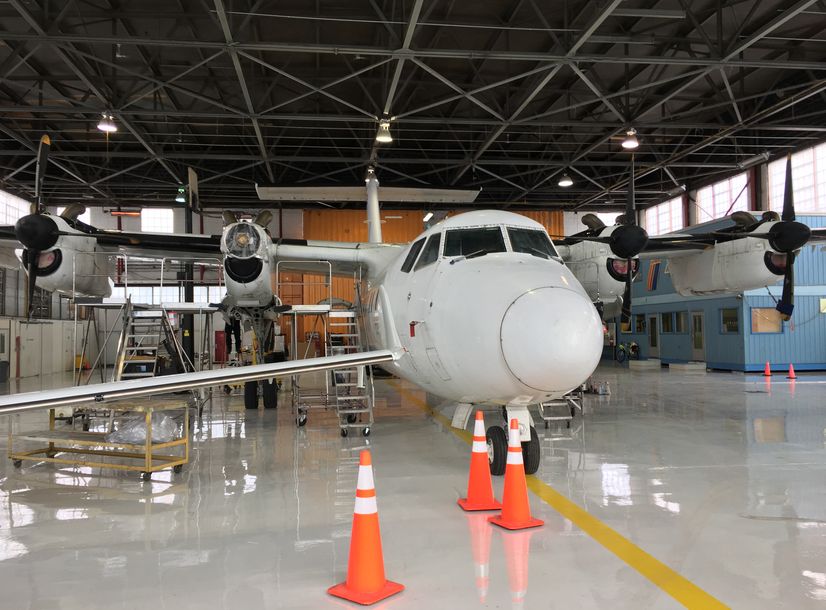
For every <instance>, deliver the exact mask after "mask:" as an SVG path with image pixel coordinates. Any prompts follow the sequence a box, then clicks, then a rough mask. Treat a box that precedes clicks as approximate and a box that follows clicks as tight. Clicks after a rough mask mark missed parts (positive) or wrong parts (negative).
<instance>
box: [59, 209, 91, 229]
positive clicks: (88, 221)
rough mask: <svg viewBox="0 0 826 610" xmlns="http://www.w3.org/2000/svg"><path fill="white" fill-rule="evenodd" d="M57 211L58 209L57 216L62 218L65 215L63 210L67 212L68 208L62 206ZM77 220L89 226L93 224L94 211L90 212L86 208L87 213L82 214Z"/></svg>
mask: <svg viewBox="0 0 826 610" xmlns="http://www.w3.org/2000/svg"><path fill="white" fill-rule="evenodd" d="M56 209H57V215H58V216H60V215H61V214H62V213H63V210H65V209H66V208H65V207H62V206H61V207H59V208H56ZM77 219H78V220H79V221H80V222H83V223H86V224H87V225H90V224H92V210H90V209H89V208H86V211H85V212H83V214H81V215H80V216H78V217H77Z"/></svg>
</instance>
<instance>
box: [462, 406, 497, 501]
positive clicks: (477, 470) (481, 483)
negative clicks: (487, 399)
mask: <svg viewBox="0 0 826 610" xmlns="http://www.w3.org/2000/svg"><path fill="white" fill-rule="evenodd" d="M459 506H461V507H462V509H464V510H499V509H501V508H502V504H501V503H500V502H497V501H496V498H494V497H493V483H492V482H491V480H490V466H489V464H488V445H487V442H486V441H485V415H484V413H482V412H481V411H476V421H475V422H474V424H473V450H472V452H471V454H470V474H469V475H468V480H467V498H460V499H459Z"/></svg>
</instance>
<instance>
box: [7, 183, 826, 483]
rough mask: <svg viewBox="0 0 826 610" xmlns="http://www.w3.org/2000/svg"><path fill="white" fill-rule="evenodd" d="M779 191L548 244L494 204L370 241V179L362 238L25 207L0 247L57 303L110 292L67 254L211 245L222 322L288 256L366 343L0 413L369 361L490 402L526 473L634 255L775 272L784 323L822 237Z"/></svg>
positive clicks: (627, 301)
mask: <svg viewBox="0 0 826 610" xmlns="http://www.w3.org/2000/svg"><path fill="white" fill-rule="evenodd" d="M786 181H787V185H786V198H785V201H784V208H783V213H782V215H781V217H780V218H775V217H774V216H772V215H771V213H766V214H764V216H763V218H762V219H761V220H760V221H757V220H756V219H754V218H753V217H751V216H750V215H738V216H736V217H732V219H733V220H734V222H735V225H734V226H733V227H731V228H729V229H726V230H723V231H714V232H710V233H690V234H689V233H681V234H674V235H665V236H658V237H650V238H649V236H648V235H647V233H646V232H645V231H644V229H642V228H641V227H639V226H637V225H636V223H635V222H634V219H635V216H636V214H635V210H634V203H633V192H632V193H631V195H630V196H629V200H628V205H627V207H626V213H625V214H624V216H623V222H621V223H620V224H618V225H616V226H614V227H604V226H598V225H597V224H596V223H594V222H593V219H590V218H589V219H586V220H587V221H588V222H589V223H590V225H589V228H588V230H587V231H585V232H583V233H581V234H578V235H575V236H571V237H569V238H565V239H564V240H562V241H561V242H559V243H560V246H559V249H558V248H557V247H556V246H555V245H554V243H553V241H552V240H551V238H550V236H549V235H548V232H547V230H546V229H545V228H544V227H543V226H542V225H541V224H539V223H537V222H534V221H532V220H530V219H527V218H526V217H524V216H521V215H519V214H514V213H511V212H505V211H496V210H480V211H474V212H468V213H463V214H457V215H456V216H453V217H450V218H448V219H446V220H444V221H442V222H439V223H437V224H435V225H434V226H432V227H429V228H428V229H427V230H425V231H424V232H423V233H422V234H421V235H420V236H419V237H418V238H416V239H415V240H414V241H413V242H411V243H410V244H404V245H400V244H385V243H382V241H381V231H380V219H379V205H378V181H377V180H376V178H375V175H374V174H373V173H372V172H371V173H369V174H368V177H367V188H366V193H367V200H368V201H367V203H368V205H367V213H368V227H369V234H370V241H369V242H367V243H346V242H325V241H305V240H276V241H273V240H272V238H271V237H270V235H269V233H268V232H267V231H266V229H265V227H264V226H262V221H263V219H264V218H265V216H262V215H259V216H258V217H257V219H258V222H255V221H254V220H253V221H245V220H244V221H238V220H237V219H236V218H226V219H225V221H228V222H227V223H226V224H225V226H224V229H223V233H222V235H221V236H203V235H174V236H170V235H168V234H165V235H158V234H147V233H125V232H119V231H109V230H101V229H96V228H94V227H91V226H89V225H86V224H84V223H82V222H80V221H79V220H77V215H78V214H79V212H77V210H67V212H69V213H67V212H64V214H63V215H62V216H54V215H51V214H48V213H45V212H44V211H43V208H42V206H41V205H40V204H39V203H38V204H37V207H36V208H35V209H34V210H33V212H34V213H33V214H31V215H29V216H25V217H24V218H21V219H20V221H18V223H17V225H16V226H15V227H14V228H11V227H0V239H3V240H6V241H11V240H16V241H18V242H19V243H21V244H22V245H23V246H24V247H25V250H24V252H23V261H24V263H25V266H26V269H27V272H28V275H29V292H30V293H31V291H32V290H33V286H34V284H35V282H38V283H39V285H40V286H41V287H44V288H47V289H50V290H58V291H61V292H66V293H68V292H71V293H73V294H79V293H84V294H92V295H98V296H100V295H105V294H108V291H109V290H110V287H109V285H108V282H107V285H106V287H105V288H104V287H103V286H102V285H97V284H95V285H91V284H90V285H85V284H83V282H78V281H77V279H76V278H77V277H78V272H77V270H78V266H79V258H78V256H79V254H81V253H82V254H83V255H85V259H86V260H93V261H94V263H93V264H94V266H95V269H99V268H106V266H107V265H108V266H109V268H110V269H111V268H112V267H113V263H112V261H111V257H112V256H113V255H114V254H117V253H122V252H126V253H129V254H136V255H140V256H155V257H161V256H169V255H174V254H175V253H196V254H204V255H206V254H213V255H214V254H215V253H217V252H219V251H220V252H221V253H222V255H223V265H224V270H225V273H226V276H227V296H226V298H225V306H226V307H227V308H228V309H229V310H230V311H232V312H234V315H240V316H250V317H252V318H253V319H259V320H270V321H271V320H272V319H274V317H275V316H276V315H277V314H278V313H279V311H283V307H282V305H281V303H280V301H279V300H278V298H277V296H276V295H274V294H273V290H272V279H271V278H272V274H273V271H274V267H275V264H276V262H278V263H285V264H287V268H288V265H289V263H290V262H295V263H300V262H308V261H319V260H322V261H329V263H330V265H331V266H332V270H333V273H334V274H343V275H349V276H352V273H353V271H355V270H358V271H360V277H361V278H362V285H361V286H360V289H359V291H358V294H359V295H360V296H361V301H362V302H361V303H360V311H361V313H362V318H363V324H364V327H365V329H366V333H367V337H368V349H367V351H364V352H360V353H358V354H348V355H333V356H326V357H323V358H311V359H307V360H301V361H290V362H278V363H266V364H259V365H255V366H249V367H239V368H236V369H223V370H221V371H220V372H218V371H204V372H199V373H184V374H179V375H170V376H167V377H163V378H155V379H149V380H132V381H126V382H117V383H104V384H95V385H89V386H82V387H77V388H72V389H70V390H55V391H47V392H37V393H29V394H18V395H15V396H10V397H4V398H0V412H14V411H20V410H28V409H34V408H47V407H53V406H59V405H67V404H72V403H73V402H74V403H76V402H78V401H81V400H89V399H93V400H96V401H98V402H104V401H106V400H112V399H116V398H118V397H124V396H131V397H137V396H146V395H151V394H156V393H159V392H166V391H173V390H176V389H182V388H191V387H203V386H207V385H221V384H225V383H228V382H231V381H235V382H238V381H244V382H247V383H256V382H257V381H259V380H267V381H265V383H267V382H269V383H271V382H272V379H273V378H275V377H280V376H283V375H294V374H298V373H302V372H308V371H317V370H331V369H335V368H337V367H341V366H344V365H345V364H346V365H349V366H369V365H378V366H381V367H382V368H385V369H386V370H388V371H390V372H391V373H393V374H395V375H398V376H399V377H401V378H403V379H406V380H408V381H410V382H412V383H415V384H416V385H418V386H420V387H422V388H423V389H426V390H427V391H429V392H431V393H433V394H435V395H437V396H440V397H443V398H445V399H448V400H452V401H456V402H459V403H468V404H474V405H480V404H485V405H498V406H499V407H501V408H502V412H503V415H504V418H503V421H504V422H507V421H509V420H511V419H517V420H518V421H519V424H520V426H519V427H520V436H521V440H522V442H523V452H524V453H525V457H526V460H525V462H526V463H525V468H526V471H527V472H529V473H531V472H535V471H536V469H537V468H538V466H539V460H538V456H539V451H538V442H539V441H538V436H537V434H536V431H535V430H534V429H533V426H532V420H531V416H530V414H529V412H528V407H529V406H530V405H533V404H536V403H540V402H543V401H547V400H555V399H560V398H562V397H564V396H565V395H566V394H567V393H569V392H570V391H571V390H572V389H574V388H577V387H579V386H580V385H581V384H582V383H583V382H584V381H585V380H586V379H587V378H588V377H589V376H590V375H591V374H592V373H593V371H594V369H595V368H596V366H597V364H598V362H599V358H600V355H601V351H602V334H603V323H602V320H601V316H600V310H601V308H603V307H604V306H605V304H609V305H611V304H619V306H620V307H621V309H622V317H623V319H624V320H628V319H629V317H630V310H631V298H630V297H631V282H632V280H633V276H634V273H635V272H636V269H637V267H638V258H639V257H640V256H651V255H656V256H658V257H663V258H671V259H673V264H672V270H671V273H672V276H673V279H674V283H675V286H678V287H682V289H683V290H685V291H686V292H688V293H692V294H701V293H710V292H729V291H738V290H746V289H750V288H759V287H761V286H764V285H766V284H768V283H772V282H773V281H775V280H776V279H777V277H778V276H780V275H782V276H783V278H784V286H783V295H782V297H781V300H780V302H779V303H778V310H779V311H780V312H781V313H782V314H783V315H785V316H790V315H791V312H792V309H793V297H794V275H793V269H794V267H793V265H794V260H795V253H796V252H797V251H798V250H799V249H800V248H802V247H803V246H804V245H805V244H806V243H807V242H808V241H809V240H810V239H812V238H815V239H822V238H824V237H826V236H825V235H823V231H822V230H816V231H814V232H813V231H811V230H810V229H809V227H807V226H806V225H803V224H801V223H798V222H796V221H795V214H794V202H793V198H792V195H791V192H792V191H791V171H790V168H789V167H787V176H786ZM258 190H259V196H261V197H262V198H278V197H279V193H278V192H277V191H278V188H275V187H259V189H258ZM263 224H266V223H263ZM606 246H607V247H606ZM612 255H613V256H612ZM80 258H83V257H80ZM583 262H588V263H589V264H588V265H582V264H581V263H583ZM590 263H595V265H596V267H597V268H598V269H606V270H607V272H608V273H607V276H608V279H606V274H605V273H601V274H599V275H598V276H596V277H594V276H592V275H589V273H590V272H589V271H587V270H588V269H589V268H590V267H591V265H590ZM583 270H585V271H583ZM678 289H680V288H678ZM620 292H622V296H621V297H619V295H620ZM618 297H619V298H618ZM595 305H596V307H595ZM260 361H264V360H260ZM501 428H502V427H501V426H493V427H492V428H491V429H489V430H488V447H489V452H488V453H489V458H490V461H491V465H492V471H493V472H494V474H502V473H501V472H500V471H499V470H500V468H499V467H495V468H494V467H493V466H494V465H495V464H496V465H501V466H502V468H501V470H503V466H504V455H505V452H506V451H507V445H506V443H505V442H503V439H505V438H506V436H504V435H502V434H498V433H496V432H492V431H493V430H500V431H501Z"/></svg>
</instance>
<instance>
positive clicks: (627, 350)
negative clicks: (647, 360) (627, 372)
mask: <svg viewBox="0 0 826 610" xmlns="http://www.w3.org/2000/svg"><path fill="white" fill-rule="evenodd" d="M614 358H615V359H616V361H617V362H619V363H620V364H622V363H623V362H625V361H626V360H630V359H631V358H633V359H635V360H639V359H640V346H639V345H638V344H637V343H636V342H635V341H631V342H629V343H619V344H618V345H617V347H616V348H615V349H614Z"/></svg>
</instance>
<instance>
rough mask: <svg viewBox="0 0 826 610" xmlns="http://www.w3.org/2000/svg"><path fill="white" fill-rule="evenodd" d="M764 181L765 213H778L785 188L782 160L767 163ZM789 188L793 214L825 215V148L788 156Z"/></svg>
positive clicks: (819, 146)
mask: <svg viewBox="0 0 826 610" xmlns="http://www.w3.org/2000/svg"><path fill="white" fill-rule="evenodd" d="M768 179H769V209H772V210H775V211H777V212H780V211H781V210H782V209H783V192H784V190H785V187H786V157H782V158H780V159H778V160H777V161H772V162H771V163H769V166H768ZM792 186H793V187H794V207H795V212H797V213H798V214H800V213H804V212H826V144H819V145H818V146H815V147H813V148H807V149H806V150H801V151H800V152H797V153H795V154H793V155H792Z"/></svg>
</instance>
